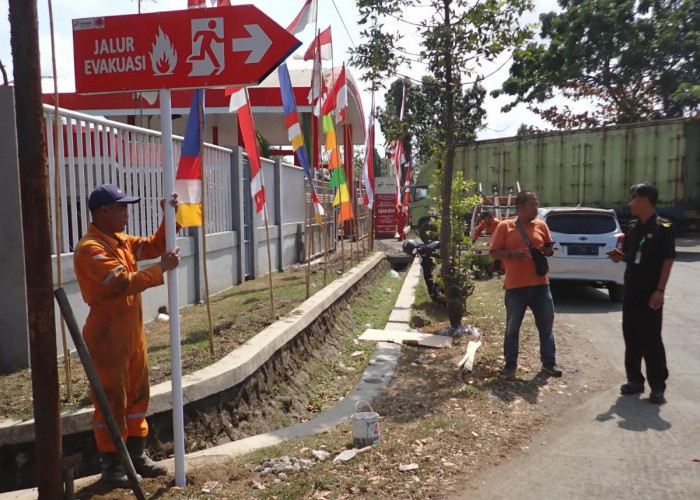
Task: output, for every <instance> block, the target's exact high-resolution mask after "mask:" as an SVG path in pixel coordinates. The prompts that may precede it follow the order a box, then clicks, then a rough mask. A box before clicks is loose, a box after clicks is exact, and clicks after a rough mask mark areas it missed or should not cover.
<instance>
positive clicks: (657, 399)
mask: <svg viewBox="0 0 700 500" xmlns="http://www.w3.org/2000/svg"><path fill="white" fill-rule="evenodd" d="M649 401H650V402H652V403H654V404H657V405H660V404H663V403H665V402H666V398H664V391H657V390H654V391H651V392H650V393H649Z"/></svg>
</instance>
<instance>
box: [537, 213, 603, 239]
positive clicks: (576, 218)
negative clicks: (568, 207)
mask: <svg viewBox="0 0 700 500" xmlns="http://www.w3.org/2000/svg"><path fill="white" fill-rule="evenodd" d="M547 226H549V230H550V231H552V232H555V233H564V234H606V233H612V232H614V231H615V230H616V229H617V225H616V224H615V218H614V217H611V216H609V215H605V214H571V213H569V214H566V213H565V214H550V215H549V216H548V217H547Z"/></svg>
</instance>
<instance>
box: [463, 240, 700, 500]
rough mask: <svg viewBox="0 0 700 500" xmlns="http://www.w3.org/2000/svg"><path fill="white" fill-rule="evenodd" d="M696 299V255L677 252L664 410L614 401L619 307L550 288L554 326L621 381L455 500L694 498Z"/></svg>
mask: <svg viewBox="0 0 700 500" xmlns="http://www.w3.org/2000/svg"><path fill="white" fill-rule="evenodd" d="M679 249H680V248H679ZM699 292H700V253H681V254H679V256H678V260H677V261H676V263H675V265H674V267H673V271H672V273H671V280H670V283H669V285H668V287H667V292H666V304H665V307H664V329H663V335H664V342H665V345H666V349H667V357H668V365H669V371H670V378H669V380H668V388H667V391H666V398H667V400H668V403H667V404H666V405H663V406H658V405H653V404H651V403H649V401H648V399H647V396H648V392H647V394H645V395H643V396H641V397H637V396H626V397H622V396H620V395H619V392H618V387H619V383H622V382H624V379H625V377H624V367H623V364H622V362H623V350H624V346H623V342H622V332H621V312H620V311H621V309H620V306H619V305H617V306H616V305H613V304H611V303H610V302H609V300H608V297H607V292H605V291H599V290H595V289H593V288H590V287H576V286H574V287H566V288H564V289H559V290H556V289H555V293H554V297H555V303H556V309H557V313H558V314H559V315H561V317H560V319H561V320H563V321H566V322H567V323H571V324H573V325H574V326H575V327H576V328H577V330H578V331H579V332H581V333H582V334H583V335H585V336H586V338H588V339H589V340H590V341H591V342H592V343H593V345H594V346H595V347H596V348H597V349H598V350H599V351H600V352H601V354H602V356H603V357H604V358H606V359H607V360H608V361H609V362H610V363H611V365H612V366H614V367H615V369H616V370H617V372H618V373H619V381H615V383H614V386H613V387H612V388H611V389H610V390H608V391H606V392H604V393H601V394H598V395H596V396H594V397H593V398H592V399H591V400H589V401H587V402H586V403H584V404H583V405H582V406H581V407H579V408H576V409H574V411H571V412H569V413H568V414H567V416H566V418H565V419H560V421H559V422H557V423H556V424H554V425H553V426H552V427H551V428H550V429H548V430H547V431H545V432H543V433H542V434H540V435H539V436H537V437H536V438H535V439H534V441H533V443H534V444H533V445H532V446H530V448H529V453H528V454H527V455H523V456H519V457H516V458H514V459H512V460H510V461H509V462H507V463H505V464H503V465H501V466H499V467H496V468H495V469H493V470H492V471H490V472H489V473H487V474H486V475H485V477H481V478H479V480H478V481H477V482H476V484H475V485H474V486H478V488H477V489H476V491H474V490H472V489H471V488H469V489H468V490H467V492H466V493H465V494H463V495H461V496H455V497H453V498H454V499H455V500H457V499H465V500H466V499H467V498H468V499H469V500H475V499H501V498H503V499H510V498H517V499H519V500H529V499H532V500H535V499H536V500H549V499H551V500H555V499H556V500H572V499H586V500H591V499H606V500H607V499H650V500H661V499H669V500H671V499H673V500H679V499H689V500H690V499H693V500H697V499H700V462H694V461H693V460H694V459H696V460H700V325H699V324H698V323H699V322H700V293H699ZM543 442H546V443H547V445H546V446H541V445H540V444H539V443H543Z"/></svg>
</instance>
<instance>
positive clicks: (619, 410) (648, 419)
mask: <svg viewBox="0 0 700 500" xmlns="http://www.w3.org/2000/svg"><path fill="white" fill-rule="evenodd" d="M660 408H661V406H660V405H657V404H653V403H650V402H649V401H648V400H647V399H646V398H640V397H639V396H638V395H635V396H619V397H618V398H617V401H615V403H614V404H613V405H612V406H611V407H610V409H609V410H608V411H606V412H605V413H601V414H600V415H597V416H596V417H595V419H596V420H597V421H598V422H607V421H608V420H611V419H613V418H616V417H617V419H618V422H617V426H618V427H619V428H621V429H625V430H628V431H637V432H642V431H647V430H650V429H651V430H655V431H666V430H668V429H670V428H671V422H668V421H666V420H664V419H663V418H661V415H659V409H660Z"/></svg>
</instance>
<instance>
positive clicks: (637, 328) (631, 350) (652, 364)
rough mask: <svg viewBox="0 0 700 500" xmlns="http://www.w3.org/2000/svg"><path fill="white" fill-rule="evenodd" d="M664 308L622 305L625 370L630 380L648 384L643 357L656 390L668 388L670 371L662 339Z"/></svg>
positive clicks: (652, 385)
mask: <svg viewBox="0 0 700 500" xmlns="http://www.w3.org/2000/svg"><path fill="white" fill-rule="evenodd" d="M662 318H663V308H661V309H657V310H656V311H654V310H653V309H651V308H650V307H649V306H629V305H623V307H622V335H623V337H624V339H625V371H626V372H627V380H628V381H629V382H639V383H642V384H643V383H644V375H642V359H644V364H645V365H646V369H647V381H648V382H649V387H651V389H652V390H660V391H663V390H665V389H666V379H667V378H668V370H667V368H666V350H665V349H664V343H663V341H662V339H661V323H662Z"/></svg>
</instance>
